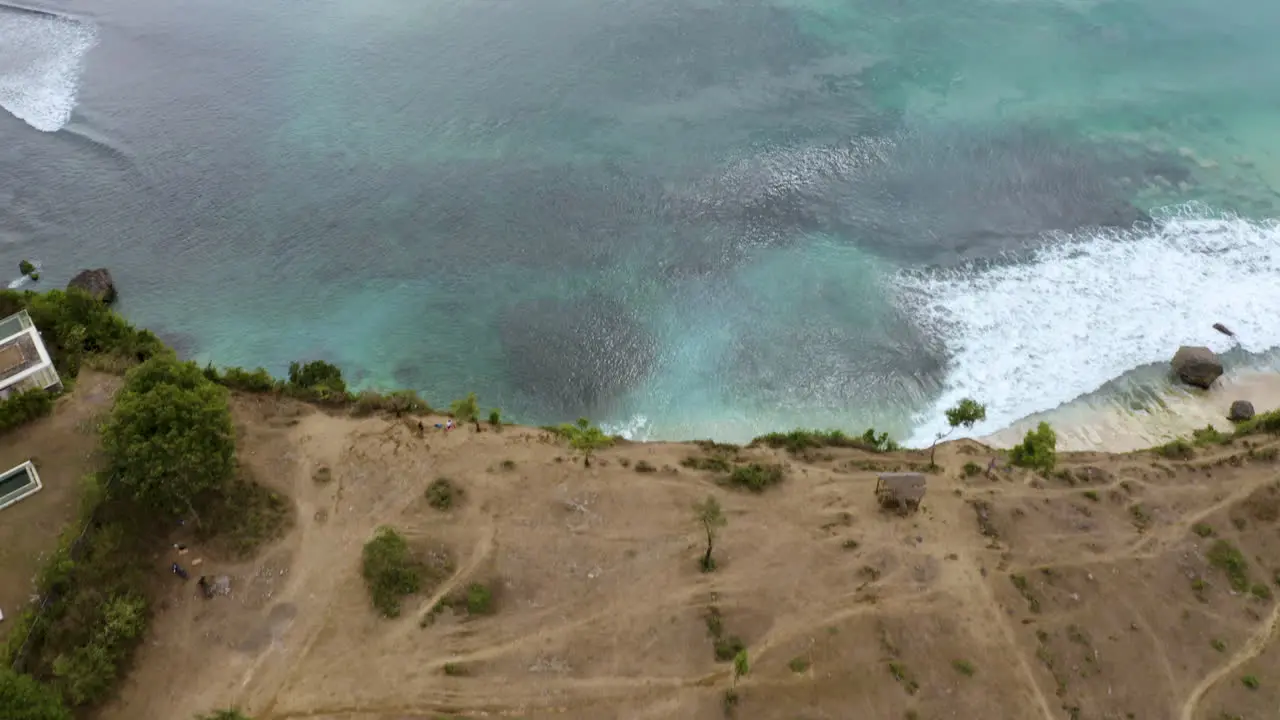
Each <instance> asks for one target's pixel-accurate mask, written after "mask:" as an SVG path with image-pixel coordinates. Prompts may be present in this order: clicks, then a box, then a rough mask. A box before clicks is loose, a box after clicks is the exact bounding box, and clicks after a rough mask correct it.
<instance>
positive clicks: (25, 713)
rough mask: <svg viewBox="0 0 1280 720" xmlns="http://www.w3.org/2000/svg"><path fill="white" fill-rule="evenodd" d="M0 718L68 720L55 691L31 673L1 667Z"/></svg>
mask: <svg viewBox="0 0 1280 720" xmlns="http://www.w3.org/2000/svg"><path fill="white" fill-rule="evenodd" d="M0 717H2V718H5V720H71V712H70V711H68V710H67V708H66V707H65V706H63V704H62V698H61V697H59V696H58V693H57V691H55V690H54V689H53V688H51V687H49V686H47V685H41V684H40V683H38V682H36V680H35V678H33V677H31V676H30V675H19V674H18V673H15V672H13V671H12V670H10V669H9V667H8V666H7V665H6V666H0Z"/></svg>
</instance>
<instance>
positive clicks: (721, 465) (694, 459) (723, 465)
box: [680, 455, 733, 473]
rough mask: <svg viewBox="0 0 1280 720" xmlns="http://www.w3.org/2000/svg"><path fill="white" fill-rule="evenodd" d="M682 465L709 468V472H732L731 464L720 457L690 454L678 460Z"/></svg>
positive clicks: (701, 468)
mask: <svg viewBox="0 0 1280 720" xmlns="http://www.w3.org/2000/svg"><path fill="white" fill-rule="evenodd" d="M680 464H681V465H682V466H684V467H687V468H690V469H693V470H709V471H711V472H719V473H730V472H733V464H732V463H730V462H729V461H728V460H726V459H724V458H722V457H699V456H697V455H690V456H689V457H687V458H685V459H683V460H681V461H680Z"/></svg>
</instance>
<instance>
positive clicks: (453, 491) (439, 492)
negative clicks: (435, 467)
mask: <svg viewBox="0 0 1280 720" xmlns="http://www.w3.org/2000/svg"><path fill="white" fill-rule="evenodd" d="M461 497H462V490H461V489H460V488H458V487H455V486H454V484H453V482H452V481H450V480H449V478H443V477H442V478H436V479H435V480H433V481H431V484H430V485H428V486H427V504H428V505H430V506H431V507H433V508H435V509H436V510H440V511H444V510H450V509H452V508H453V506H454V503H455V502H457V500H458V499H459V498H461Z"/></svg>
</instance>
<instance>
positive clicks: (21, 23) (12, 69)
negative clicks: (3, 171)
mask: <svg viewBox="0 0 1280 720" xmlns="http://www.w3.org/2000/svg"><path fill="white" fill-rule="evenodd" d="M97 40H98V32H97V28H96V27H95V26H94V25H92V24H90V23H85V22H80V21H78V20H73V19H70V18H62V17H57V16H53V15H43V14H38V13H29V12H14V11H11V10H0V107H2V108H4V109H5V110H7V111H9V112H10V113H13V115H14V116H15V117H17V118H18V119H20V120H22V121H24V122H26V123H27V124H28V125H30V126H31V127H33V128H35V129H37V130H42V131H44V132H56V131H58V130H60V129H62V127H63V126H64V125H66V124H67V122H68V121H69V120H70V119H71V111H72V109H74V108H75V105H76V93H77V91H78V90H79V86H80V74H81V71H82V70H83V67H84V58H85V55H86V54H87V53H88V52H89V50H90V49H91V48H92V47H93V46H94V44H95V43H96V42H97Z"/></svg>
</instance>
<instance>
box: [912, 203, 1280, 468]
mask: <svg viewBox="0 0 1280 720" xmlns="http://www.w3.org/2000/svg"><path fill="white" fill-rule="evenodd" d="M1277 277H1280V222H1277V221H1274V220H1272V221H1263V222H1257V221H1249V220H1245V219H1242V218H1239V217H1236V216H1234V215H1230V214H1224V213H1218V212H1214V211H1212V210H1211V209H1209V208H1207V207H1205V206H1203V205H1198V204H1192V205H1185V206H1180V207H1177V208H1171V209H1166V210H1164V211H1161V212H1159V213H1157V216H1156V222H1155V223H1154V225H1153V226H1152V227H1151V228H1147V229H1145V230H1131V231H1124V232H1113V233H1104V234H1094V235H1087V236H1077V237H1070V238H1064V239H1063V241H1062V242H1059V243H1055V244H1053V245H1052V246H1049V247H1046V248H1043V249H1041V250H1039V251H1038V252H1036V253H1035V254H1034V255H1033V256H1032V258H1031V260H1030V262H1023V263H1016V264H1008V265H1000V266H995V267H986V268H964V269H954V270H944V271H938V272H934V273H929V274H913V273H903V274H902V275H901V276H899V278H898V282H899V283H900V284H901V286H902V287H903V288H904V289H906V290H907V291H909V292H910V293H911V294H912V295H913V296H914V299H915V300H916V302H917V304H916V310H915V312H916V313H917V316H918V317H919V319H920V320H921V321H922V322H924V323H926V324H927V325H929V326H931V327H932V328H934V330H935V332H937V333H939V334H940V335H941V337H942V339H943V341H944V342H945V343H946V345H947V347H948V349H949V350H950V354H951V358H952V359H951V363H950V365H949V367H948V371H947V376H946V381H945V385H944V390H943V392H942V394H941V396H940V397H939V398H938V400H937V402H936V403H935V405H934V407H933V409H932V410H931V411H929V412H927V413H925V414H923V415H922V416H921V417H920V418H918V424H917V425H916V429H915V431H914V432H913V433H912V435H911V437H910V438H908V441H907V444H909V445H916V446H920V445H927V444H928V443H929V442H930V441H931V440H932V439H933V437H934V435H935V433H937V432H940V431H942V430H945V429H946V426H945V420H944V418H943V412H942V411H943V409H944V408H947V407H950V406H952V405H954V404H955V403H956V402H957V401H958V400H959V399H961V398H963V397H973V398H976V399H978V400H980V401H981V402H984V403H986V406H987V420H986V422H985V423H983V424H981V425H979V426H978V427H975V428H974V429H973V430H972V432H970V433H969V434H970V435H974V436H978V435H983V434H987V433H990V432H992V431H995V430H997V429H1000V428H1003V427H1005V426H1007V425H1009V424H1011V423H1013V422H1014V421H1016V420H1018V419H1020V418H1023V417H1026V416H1028V415H1031V414H1033V413H1037V412H1042V411H1045V410H1050V409H1053V408H1055V407H1058V406H1059V405H1061V404H1063V403H1066V402H1069V401H1071V400H1073V399H1075V398H1078V397H1080V396H1082V395H1085V394H1087V393H1090V392H1092V391H1094V390H1096V389H1098V388H1099V387H1101V386H1102V385H1104V384H1105V383H1107V382H1108V381H1109V380H1112V379H1113V378H1116V377H1118V376H1121V375H1122V374H1124V373H1126V372H1128V371H1130V370H1132V369H1133V368H1136V367H1139V366H1142V365H1146V364H1149V363H1153V362H1164V361H1167V360H1168V359H1169V358H1170V357H1171V356H1172V354H1173V351H1174V350H1175V349H1177V347H1178V346H1179V345H1207V346H1209V347H1211V348H1213V349H1214V350H1217V351H1224V350H1226V349H1228V348H1230V347H1232V345H1233V342H1232V341H1231V339H1230V338H1227V337H1226V336H1224V335H1221V334H1219V333H1217V332H1215V331H1214V330H1213V329H1212V327H1211V326H1212V324H1213V323H1215V322H1221V323H1225V324H1226V325H1227V326H1228V327H1230V328H1232V329H1233V330H1234V331H1235V332H1236V334H1237V336H1238V339H1239V341H1240V345H1241V347H1242V349H1243V350H1245V351H1247V352H1250V353H1261V352H1265V351H1267V350H1269V349H1271V348H1275V347H1277V346H1280V325H1277V324H1276V323H1275V319H1274V315H1275V308H1276V307H1280V283H1278V282H1276V278H1277Z"/></svg>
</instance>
